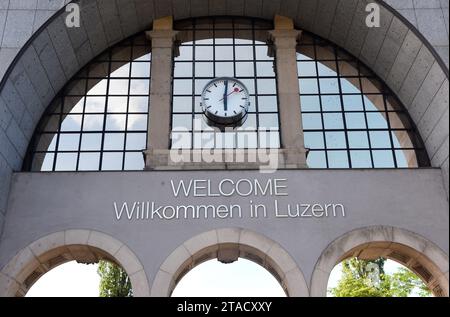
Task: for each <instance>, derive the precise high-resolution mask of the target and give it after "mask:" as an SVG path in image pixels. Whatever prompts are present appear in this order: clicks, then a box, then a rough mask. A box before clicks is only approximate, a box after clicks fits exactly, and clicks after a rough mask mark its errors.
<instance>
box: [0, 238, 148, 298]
mask: <svg viewBox="0 0 450 317" xmlns="http://www.w3.org/2000/svg"><path fill="white" fill-rule="evenodd" d="M73 261H75V262H78V263H82V264H96V263H99V262H100V261H102V262H105V263H113V264H114V265H116V266H117V267H121V268H122V269H123V271H124V272H126V274H127V275H128V277H129V280H130V283H131V287H132V289H133V295H134V296H137V297H140V296H148V284H147V277H146V274H145V272H144V270H143V266H142V265H141V263H140V262H139V260H138V259H137V257H136V256H135V255H134V254H133V252H132V251H131V250H130V249H129V248H128V247H127V246H126V245H124V244H122V243H121V242H119V241H117V240H116V239H114V238H112V237H110V236H108V235H106V234H104V233H100V232H96V231H89V230H67V231H64V232H58V233H54V234H50V235H48V236H45V237H43V238H41V239H39V240H37V241H35V242H33V243H32V244H30V245H28V246H27V247H25V248H24V249H22V250H21V251H20V252H19V253H18V254H16V255H15V256H14V257H13V258H12V259H11V260H10V261H9V262H8V264H7V265H6V266H4V267H3V268H2V270H1V272H0V296H8V297H10V296H19V297H22V296H25V295H26V294H27V293H28V291H29V290H30V288H31V287H32V286H33V285H34V284H35V283H36V282H37V281H38V280H39V279H40V278H41V277H42V276H44V275H45V274H46V273H48V272H50V271H51V270H53V269H55V268H57V267H59V266H61V265H63V264H66V263H69V262H73Z"/></svg>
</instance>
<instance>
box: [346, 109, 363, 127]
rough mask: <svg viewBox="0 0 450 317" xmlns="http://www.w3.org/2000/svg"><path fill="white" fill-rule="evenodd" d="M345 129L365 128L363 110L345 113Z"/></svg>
mask: <svg viewBox="0 0 450 317" xmlns="http://www.w3.org/2000/svg"><path fill="white" fill-rule="evenodd" d="M345 120H346V121H345V123H346V124H347V129H366V118H365V116H364V113H363V112H355V113H346V114H345Z"/></svg>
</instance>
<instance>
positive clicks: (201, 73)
mask: <svg viewBox="0 0 450 317" xmlns="http://www.w3.org/2000/svg"><path fill="white" fill-rule="evenodd" d="M175 69H176V68H175ZM213 76H214V64H213V63H210V62H198V63H195V77H211V78H212V77H213Z"/></svg>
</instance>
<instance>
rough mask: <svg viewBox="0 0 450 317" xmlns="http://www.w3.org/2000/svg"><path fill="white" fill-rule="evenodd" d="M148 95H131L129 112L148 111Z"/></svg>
mask: <svg viewBox="0 0 450 317" xmlns="http://www.w3.org/2000/svg"><path fill="white" fill-rule="evenodd" d="M148 106H149V105H148V97H130V105H129V109H128V110H129V112H145V113H147V112H148Z"/></svg>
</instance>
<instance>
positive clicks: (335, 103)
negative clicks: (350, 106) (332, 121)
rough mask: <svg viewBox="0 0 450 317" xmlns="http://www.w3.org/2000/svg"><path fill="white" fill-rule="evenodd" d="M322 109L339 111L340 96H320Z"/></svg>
mask: <svg viewBox="0 0 450 317" xmlns="http://www.w3.org/2000/svg"><path fill="white" fill-rule="evenodd" d="M321 99H322V109H323V111H341V109H342V107H341V96H340V95H330V96H321Z"/></svg>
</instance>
